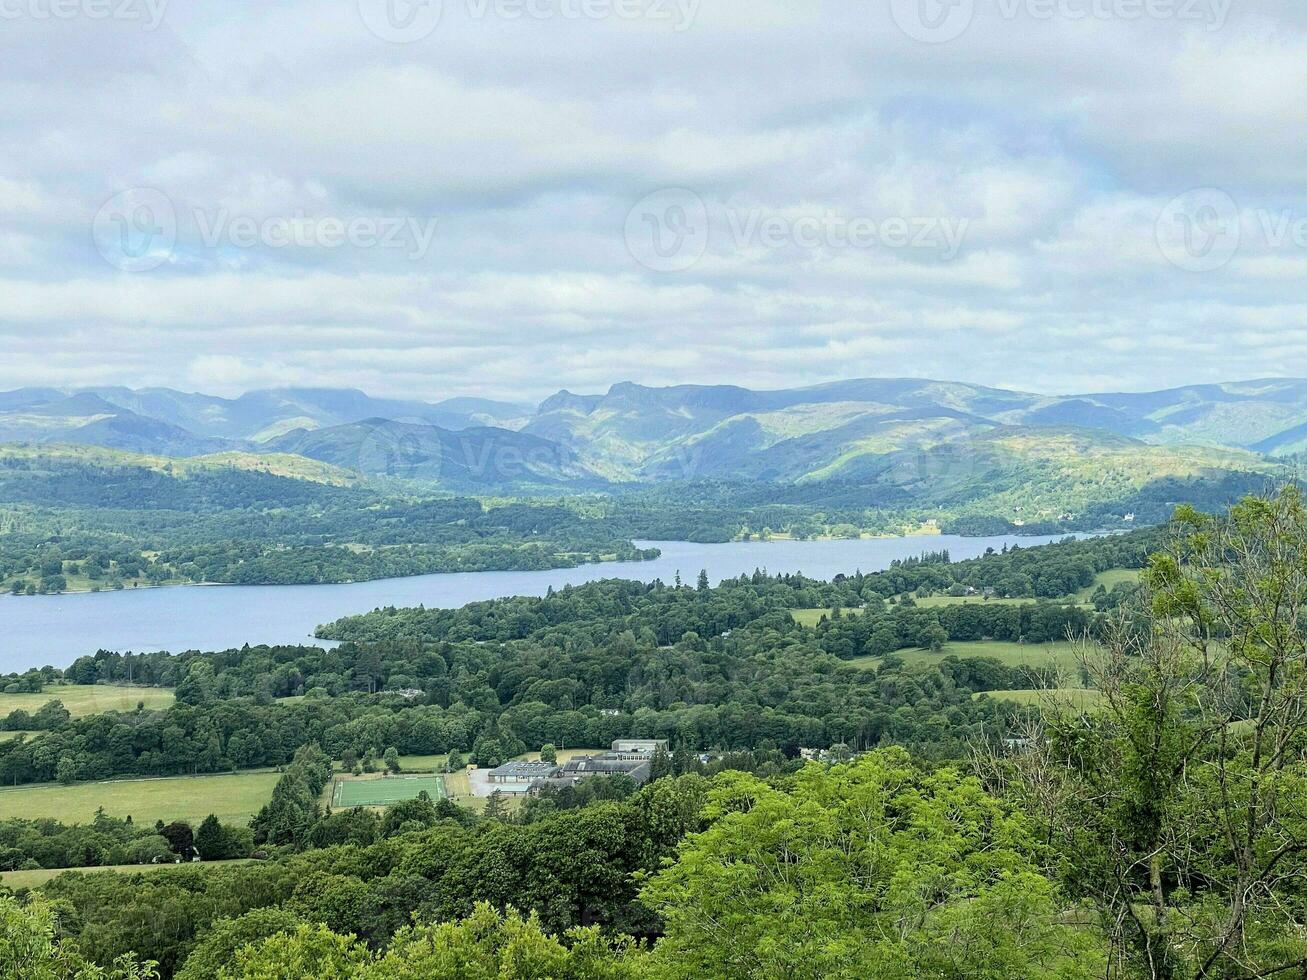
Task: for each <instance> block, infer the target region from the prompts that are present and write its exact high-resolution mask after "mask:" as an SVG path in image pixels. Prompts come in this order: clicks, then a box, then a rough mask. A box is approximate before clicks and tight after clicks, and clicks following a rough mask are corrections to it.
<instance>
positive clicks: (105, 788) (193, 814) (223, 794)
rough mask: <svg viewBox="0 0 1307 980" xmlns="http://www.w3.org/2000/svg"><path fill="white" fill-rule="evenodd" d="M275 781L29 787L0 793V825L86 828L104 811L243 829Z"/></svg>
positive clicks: (200, 779)
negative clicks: (20, 822) (41, 821)
mask: <svg viewBox="0 0 1307 980" xmlns="http://www.w3.org/2000/svg"><path fill="white" fill-rule="evenodd" d="M279 778H280V775H279V774H278V773H276V772H273V771H271V770H259V771H255V772H237V773H219V774H217V775H207V776H164V777H160V778H157V779H111V780H106V781H104V782H98V783H75V784H73V785H72V786H63V785H59V784H56V783H28V784H24V785H22V786H11V787H5V788H0V819H5V818H8V817H24V818H27V819H29V820H30V819H37V818H41V817H50V818H53V819H55V820H60V821H62V822H64V823H87V822H88V821H90V820H92V819H93V818H94V817H95V811H96V809H97V808H99V807H103V808H104V810H105V812H106V813H108V814H109V815H110V816H113V817H126V816H128V815H129V814H130V815H131V818H132V820H133V821H135V822H136V823H138V824H139V823H142V822H147V823H154V822H155V821H156V820H163V821H165V822H169V821H172V820H185V821H187V822H189V823H190V824H191V825H192V826H197V825H198V824H199V822H200V821H201V820H203V819H204V818H205V817H207V816H208V815H209V814H210V813H213V814H217V816H218V819H220V820H222V822H223V823H229V822H230V823H237V824H244V823H247V822H248V821H249V819H250V817H252V816H254V814H255V813H257V812H258V810H259V808H260V807H261V806H263V804H264V803H266V802H267V801H268V799H269V798H270V797H271V796H272V787H273V786H274V785H275V784H276V782H277V780H278V779H279Z"/></svg>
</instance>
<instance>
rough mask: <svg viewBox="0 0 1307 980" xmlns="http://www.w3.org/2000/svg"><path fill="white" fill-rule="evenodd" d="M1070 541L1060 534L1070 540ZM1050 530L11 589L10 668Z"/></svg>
mask: <svg viewBox="0 0 1307 980" xmlns="http://www.w3.org/2000/svg"><path fill="white" fill-rule="evenodd" d="M1059 537H1061V536H1059ZM1053 540H1057V538H1051V537H1040V536H1030V537H1016V536H1011V535H1008V536H1002V537H989V538H962V537H957V536H956V535H948V534H944V535H919V536H910V537H901V538H876V539H873V540H866V541H742V542H731V543H729V544H690V543H688V542H684V541H654V542H641V545H642V546H643V547H649V546H650V545H655V546H657V547H659V548H661V549H662V557H660V558H658V559H657V560H655V561H649V562H605V563H603V564H597V565H582V566H581V567H579V568H560V569H552V570H548V571H541V572H460V573H452V574H444V575H418V576H414V577H411V578H398V579H383V580H380V581H376V582H356V583H352V584H350V585H268V586H240V587H235V586H206V587H176V588H161V589H129V590H125V591H122V592H97V593H84V594H75V595H59V596H22V597H15V596H3V597H0V673H8V672H10V671H15V670H26V669H27V668H29V667H40V666H43V665H45V664H53V665H55V666H58V667H65V666H67V665H68V664H70V663H72V661H73V660H75V659H76V658H77V657H80V656H82V655H83V654H89V653H94V652H95V651H96V650H99V649H105V650H122V651H126V650H131V651H135V652H143V651H148V650H170V651H173V652H178V651H182V650H223V649H227V648H229V647H238V646H240V645H241V644H243V643H251V644H256V643H301V642H306V641H309V640H311V639H312V636H313V630H314V628H315V627H316V626H318V625H319V624H321V623H326V622H330V621H332V620H334V619H339V618H340V617H341V616H348V615H351V614H353V613H364V612H369V611H371V610H372V609H375V608H377V607H378V606H416V605H418V604H419V603H421V604H423V605H425V606H427V607H428V608H430V607H455V606H461V605H464V604H466V603H469V602H475V601H477V600H480V599H496V598H499V597H501V596H509V595H543V594H544V593H545V591H546V590H547V589H548V588H549V587H550V586H551V585H552V586H553V587H554V588H559V587H560V586H563V585H568V584H571V585H578V584H580V583H582V582H591V581H594V580H595V579H601V578H627V579H638V580H641V581H646V582H651V581H653V580H654V579H656V578H660V579H662V580H663V581H665V582H671V581H672V579H673V578H674V577H675V575H676V573H677V572H680V574H681V577H682V579H684V580H685V581H687V582H691V583H692V582H694V581H695V579H696V578H697V577H698V575H699V570H700V569H706V570H707V572H708V577H709V579H710V580H711V581H712V582H713V583H714V584H715V583H717V582H719V581H721V580H722V579H724V578H730V577H732V576H735V575H739V574H741V573H747V572H752V571H753V570H754V569H755V568H762V569H765V570H767V571H769V572H773V573H775V572H803V573H804V574H806V575H810V576H812V577H814V578H822V579H828V578H831V577H832V576H834V575H836V574H839V573H840V572H844V573H846V574H847V573H852V572H854V571H857V570H859V569H861V570H862V571H864V572H871V571H876V570H879V569H883V568H887V567H889V564H890V562H892V561H893V560H894V559H896V558H908V557H912V556H915V555H919V554H921V553H922V552H923V551H935V550H938V549H940V548H947V549H948V551H949V554H950V556H951V557H952V558H953V560H954V561H957V560H959V559H962V558H974V557H976V556H978V555H982V554H984V553H985V549H986V548H994V549H995V550H998V549H1001V548H1002V547H1003V546H1004V545H1012V544H1020V545H1021V546H1022V547H1029V546H1031V545H1037V544H1045V543H1047V542H1049V541H1053Z"/></svg>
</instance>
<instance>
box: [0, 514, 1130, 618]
mask: <svg viewBox="0 0 1307 980" xmlns="http://www.w3.org/2000/svg"><path fill="white" fill-rule="evenodd" d="M1141 526H1143V525H1141ZM1121 530H1124V529H1104V528H1099V529H1097V530H1093V531H1066V532H1064V533H1063V536H1065V537H1080V536H1084V537H1094V536H1098V535H1105V534H1115V533H1119V532H1120V531H1121ZM948 536H954V537H959V538H988V537H995V535H988V534H959V535H952V534H951V532H946V531H944V530H942V529H941V528H940V527H939V525H938V524H924V525H920V526H919V527H917V528H915V529H914V530H912V531H910V532H908V533H906V534H860V535H858V537H856V538H841V537H833V536H830V535H821V536H818V537H812V538H803V539H799V538H795V537H792V536H790V535H789V534H788V533H785V532H781V533H776V534H773V535H771V536H770V537H768V538H766V539H763V538H747V539H746V538H732V539H731V540H729V541H712V542H699V541H678V540H670V539H669V540H656V539H652V538H650V539H646V538H640V539H635V540H634V541H633V543H634V544H635V545H636V546H637V547H641V546H653V547H657V546H659V545H680V544H693V545H701V546H703V547H726V546H728V545H733V544H761V545H767V544H789V545H806V544H831V543H834V542H841V541H844V542H849V543H852V542H855V541H895V540H907V539H909V538H940V537H948ZM998 536H999V537H1001V536H1002V535H998ZM1008 536H1011V537H1031V538H1037V537H1051V536H1052V535H1048V534H1036V533H1032V534H1020V533H1018V532H1011V533H1010V534H1009V535H1008ZM658 557H661V556H658ZM658 557H654V558H606V559H602V560H600V561H597V562H594V561H583V562H577V563H576V564H572V565H551V566H549V567H547V568H482V569H476V570H467V569H464V570H451V571H444V572H415V573H414V574H412V575H399V576H387V577H383V578H363V579H346V580H345V581H342V582H248V583H246V582H164V583H162V584H160V585H138V586H133V587H132V588H127V587H125V586H124V587H123V588H121V589H65V590H63V591H62V592H47V593H45V594H44V595H41V594H37V595H26V594H17V595H15V594H14V593H12V592H5V591H0V600H4V599H51V598H58V597H60V596H85V595H115V594H118V593H124V592H127V593H132V592H154V591H157V590H160V589H196V588H229V589H267V588H306V587H316V588H323V587H330V586H346V585H361V584H366V583H370V582H403V581H406V580H408V579H414V578H422V577H426V576H430V575H482V574H498V573H513V572H547V571H560V570H566V569H570V568H586V567H592V566H596V565H642V564H645V563H647V562H652V561H657V560H658Z"/></svg>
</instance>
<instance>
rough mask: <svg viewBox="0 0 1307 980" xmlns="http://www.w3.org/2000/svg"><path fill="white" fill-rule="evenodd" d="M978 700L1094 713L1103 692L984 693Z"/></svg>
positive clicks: (1070, 689)
mask: <svg viewBox="0 0 1307 980" xmlns="http://www.w3.org/2000/svg"><path fill="white" fill-rule="evenodd" d="M974 697H976V698H982V697H988V698H995V699H996V700H999V701H1012V702H1014V703H1015V704H1025V705H1034V706H1036V707H1039V708H1048V707H1052V708H1055V709H1063V708H1067V709H1070V710H1072V711H1094V710H1096V709H1097V708H1098V705H1099V702H1100V701H1101V700H1102V697H1103V694H1102V692H1101V691H1095V690H1093V689H1091V688H1084V687H1062V688H1057V689H1056V690H1044V691H982V692H980V693H977V694H976V695H974Z"/></svg>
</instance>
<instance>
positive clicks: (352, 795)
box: [331, 775, 445, 807]
mask: <svg viewBox="0 0 1307 980" xmlns="http://www.w3.org/2000/svg"><path fill="white" fill-rule="evenodd" d="M423 790H426V791H427V795H428V796H430V797H431V798H432V799H433V800H437V799H440V797H442V796H444V795H445V783H444V780H443V779H441V778H440V777H439V776H402V775H401V776H389V777H385V778H372V779H369V778H367V777H361V778H358V779H343V778H338V779H337V780H336V785H335V788H334V789H333V790H332V794H331V805H332V806H335V807H351V806H388V805H389V804H391V803H398V802H400V801H401V800H413V799H417V796H418V794H419V793H421V792H422V791H423Z"/></svg>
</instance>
